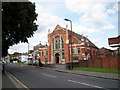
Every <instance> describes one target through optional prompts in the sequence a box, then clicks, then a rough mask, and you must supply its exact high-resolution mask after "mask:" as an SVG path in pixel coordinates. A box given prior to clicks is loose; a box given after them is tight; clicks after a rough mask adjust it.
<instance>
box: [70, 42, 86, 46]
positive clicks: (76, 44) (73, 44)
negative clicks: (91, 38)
mask: <svg viewBox="0 0 120 90" xmlns="http://www.w3.org/2000/svg"><path fill="white" fill-rule="evenodd" d="M79 45H84V43H81V44H72V46H79ZM69 46H71V44H70V45H69Z"/></svg>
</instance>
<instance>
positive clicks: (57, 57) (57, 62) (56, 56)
mask: <svg viewBox="0 0 120 90" xmlns="http://www.w3.org/2000/svg"><path fill="white" fill-rule="evenodd" d="M59 56H60V54H59V53H56V54H55V61H56V64H59Z"/></svg>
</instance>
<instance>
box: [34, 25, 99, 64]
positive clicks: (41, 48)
mask: <svg viewBox="0 0 120 90" xmlns="http://www.w3.org/2000/svg"><path fill="white" fill-rule="evenodd" d="M71 43H72V44H71ZM97 53H98V47H97V46H95V45H94V44H93V43H92V42H91V41H90V40H89V39H88V38H87V37H85V36H83V35H80V34H77V33H75V32H72V34H71V31H70V30H68V29H67V26H66V28H62V27H61V26H60V25H57V26H56V27H55V29H54V30H53V32H52V33H50V30H48V45H47V44H46V45H42V44H41V43H40V44H39V45H37V46H34V55H33V56H34V61H35V60H40V61H41V62H42V63H43V64H45V63H46V64H65V63H68V62H72V61H73V62H79V60H89V59H92V58H94V57H95V56H96V55H97Z"/></svg>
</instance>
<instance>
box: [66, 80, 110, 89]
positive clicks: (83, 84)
mask: <svg viewBox="0 0 120 90" xmlns="http://www.w3.org/2000/svg"><path fill="white" fill-rule="evenodd" d="M68 81H69V82H73V83H79V84H83V85H86V86H91V87H95V88H103V89H105V88H104V87H100V86H96V85H92V84H87V83H82V82H77V81H73V80H68ZM107 90H108V89H107Z"/></svg>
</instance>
